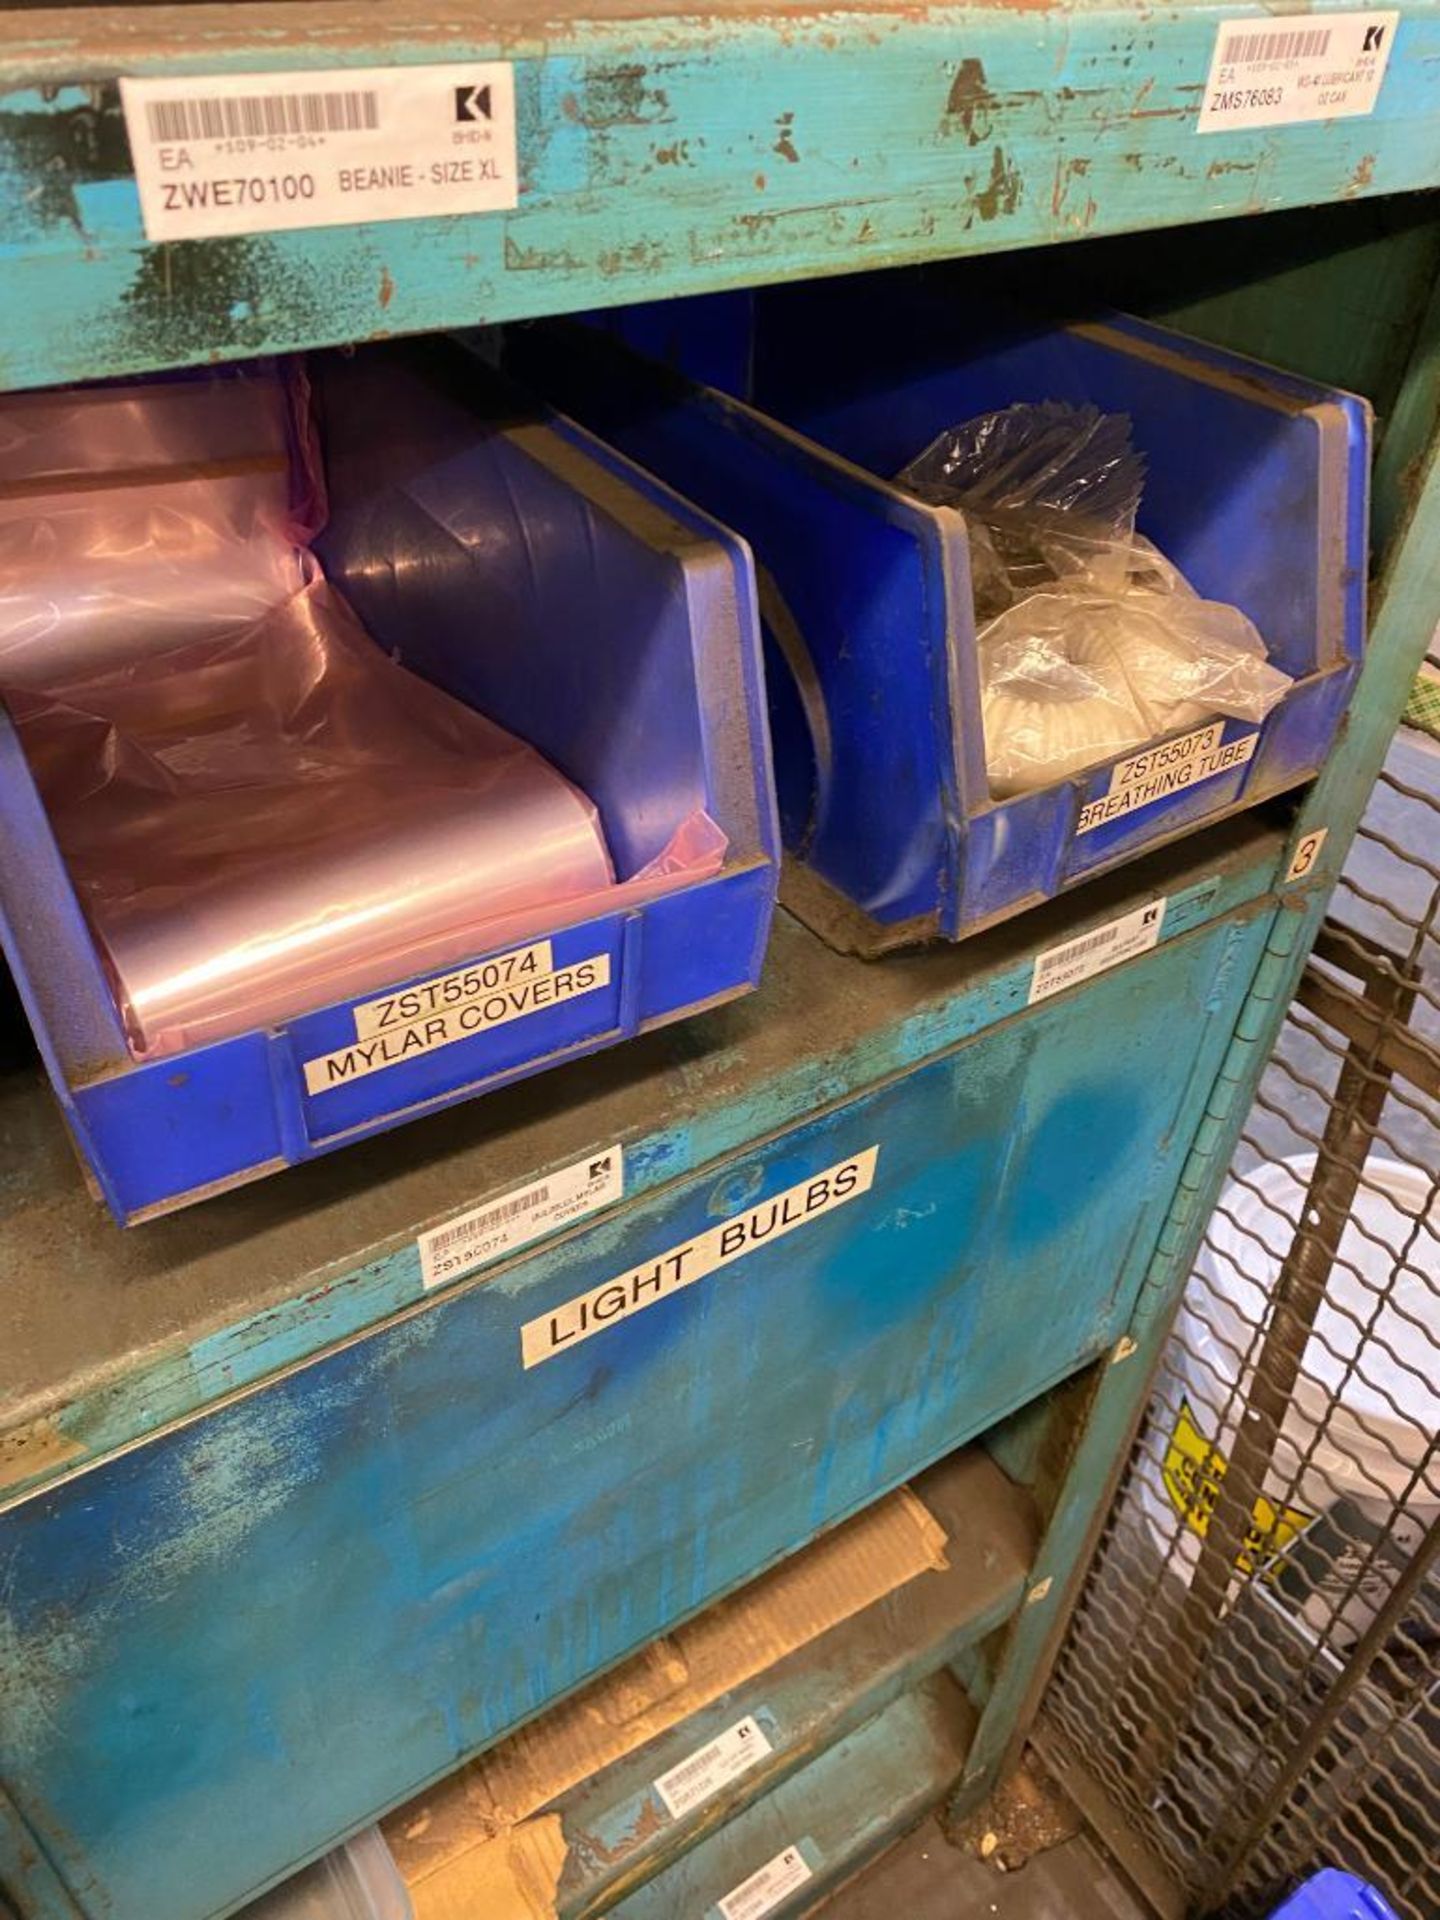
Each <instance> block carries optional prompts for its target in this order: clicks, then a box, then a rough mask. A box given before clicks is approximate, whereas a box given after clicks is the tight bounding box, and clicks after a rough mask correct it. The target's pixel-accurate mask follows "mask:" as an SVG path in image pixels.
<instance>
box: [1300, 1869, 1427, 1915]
mask: <svg viewBox="0 0 1440 1920" xmlns="http://www.w3.org/2000/svg"><path fill="white" fill-rule="evenodd" d="M1272 1920H1397V1915H1396V1913H1395V1910H1394V1908H1393V1907H1392V1906H1391V1905H1390V1903H1389V1901H1388V1900H1385V1899H1383V1898H1382V1897H1381V1895H1380V1894H1378V1893H1377V1892H1376V1890H1375V1889H1374V1887H1372V1886H1371V1885H1370V1883H1369V1882H1368V1881H1367V1880H1357V1879H1356V1878H1355V1875H1354V1874H1353V1873H1342V1872H1341V1871H1340V1869H1339V1868H1338V1867H1326V1868H1325V1869H1324V1870H1323V1872H1321V1873H1317V1874H1313V1875H1312V1876H1311V1877H1310V1879H1308V1880H1307V1881H1306V1882H1305V1884H1304V1886H1303V1887H1301V1888H1299V1889H1298V1891H1297V1892H1295V1893H1292V1894H1291V1896H1290V1898H1289V1899H1288V1900H1287V1901H1286V1902H1285V1904H1284V1906H1283V1907H1277V1908H1276V1909H1275V1912H1274V1914H1273V1915H1272Z"/></svg>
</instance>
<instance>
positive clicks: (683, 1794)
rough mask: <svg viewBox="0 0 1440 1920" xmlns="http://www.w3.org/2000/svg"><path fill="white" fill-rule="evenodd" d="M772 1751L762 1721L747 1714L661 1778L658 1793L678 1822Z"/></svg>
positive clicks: (658, 1783)
mask: <svg viewBox="0 0 1440 1920" xmlns="http://www.w3.org/2000/svg"><path fill="white" fill-rule="evenodd" d="M769 1752H770V1742H769V1741H768V1740H767V1739H766V1738H765V1735H764V1733H763V1731H762V1730H761V1727H760V1724H759V1722H758V1721H757V1720H755V1719H753V1718H752V1717H751V1716H750V1715H749V1714H747V1715H746V1717H745V1718H744V1719H743V1720H737V1721H736V1722H735V1724H734V1726H733V1727H727V1728H726V1729H725V1731H724V1733H720V1734H717V1735H716V1736H715V1738H714V1739H713V1740H711V1741H710V1742H709V1743H708V1745H706V1746H703V1747H701V1749H700V1751H699V1752H698V1753H695V1754H692V1755H691V1756H690V1758H689V1759H688V1760H686V1761H683V1762H682V1763H681V1764H680V1765H679V1766H678V1767H672V1768H671V1769H670V1771H669V1772H668V1773H662V1774H661V1775H659V1777H658V1778H657V1779H656V1782H655V1791H656V1792H657V1793H658V1794H659V1796H660V1798H661V1800H662V1801H663V1802H664V1804H665V1809H666V1811H667V1812H668V1813H669V1815H670V1817H671V1819H672V1820H678V1819H679V1818H680V1816H681V1815H682V1814H685V1813H688V1812H689V1811H690V1809H691V1808H692V1807H698V1806H700V1805H702V1804H703V1802H705V1801H706V1800H708V1799H709V1798H710V1796H711V1795H712V1794H714V1793H718V1792H719V1791H720V1789H721V1787H723V1786H727V1785H728V1784H729V1783H730V1781H732V1780H738V1779H739V1777H740V1775H741V1774H742V1773H746V1772H748V1770H749V1769H750V1768H751V1767H753V1766H754V1765H755V1762H756V1761H757V1760H763V1759H764V1757H765V1755H766V1754H767V1753H769Z"/></svg>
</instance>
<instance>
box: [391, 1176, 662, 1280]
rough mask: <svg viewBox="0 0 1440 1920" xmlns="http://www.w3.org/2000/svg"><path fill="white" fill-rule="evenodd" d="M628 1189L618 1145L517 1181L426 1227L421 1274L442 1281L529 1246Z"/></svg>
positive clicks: (421, 1244) (421, 1246) (421, 1241)
mask: <svg viewBox="0 0 1440 1920" xmlns="http://www.w3.org/2000/svg"><path fill="white" fill-rule="evenodd" d="M624 1191H625V1159H624V1155H623V1154H622V1153H621V1150H620V1148H619V1147H618V1146H614V1147H606V1148H605V1149H604V1151H603V1152H601V1153H593V1154H590V1155H588V1156H587V1157H586V1158H585V1159H584V1160H577V1161H576V1162H575V1164H574V1165H573V1166H570V1167H562V1168H561V1169H560V1171H559V1172H558V1173H551V1174H547V1175H546V1177H545V1178H544V1179H543V1180H532V1181H531V1182H530V1184H529V1186H528V1187H516V1188H515V1189H514V1190H513V1191H512V1192H510V1193H505V1194H501V1195H500V1197H499V1198H498V1199H495V1200H487V1201H486V1202H485V1204H484V1206H483V1207H476V1208H474V1209H473V1210H472V1211H471V1212H470V1213H462V1214H460V1215H458V1216H457V1217H456V1218H455V1219H454V1220H447V1221H446V1222H445V1225H444V1226H443V1227H432V1228H431V1230H430V1232H429V1233H422V1234H421V1235H420V1236H419V1238H418V1239H417V1240H416V1242H415V1244H416V1246H417V1248H418V1249H419V1253H420V1279H421V1282H422V1283H423V1285H425V1286H426V1287H441V1286H444V1285H445V1283H446V1282H447V1281H450V1280H458V1279H459V1278H460V1276H461V1274H462V1273H472V1272H473V1271H474V1270H475V1268H476V1267H483V1266H484V1265H485V1263H486V1261H487V1260H495V1259H498V1258H499V1257H500V1255H501V1254H504V1253H512V1252H513V1251H514V1250H515V1248H516V1247H523V1246H527V1245H528V1244H529V1243H530V1241H532V1240H538V1239H539V1238H540V1236H541V1234H544V1233H553V1232H554V1231H555V1229H556V1228H557V1227H566V1226H569V1224H570V1222H571V1221H572V1220H580V1219H582V1218H583V1217H584V1216H585V1215H586V1214H587V1213H595V1212H597V1211H598V1209H599V1208H601V1207H608V1206H609V1205H610V1203H611V1201H612V1200H618V1199H619V1198H620V1197H621V1195H622V1194H623V1193H624Z"/></svg>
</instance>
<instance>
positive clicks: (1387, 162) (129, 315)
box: [0, 0, 1440, 387]
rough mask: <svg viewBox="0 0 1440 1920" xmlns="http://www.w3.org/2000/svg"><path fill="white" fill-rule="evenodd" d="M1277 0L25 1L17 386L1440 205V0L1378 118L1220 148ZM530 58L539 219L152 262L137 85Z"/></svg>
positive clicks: (1407, 34)
mask: <svg viewBox="0 0 1440 1920" xmlns="http://www.w3.org/2000/svg"><path fill="white" fill-rule="evenodd" d="M1247 17H1253V18H1255V19H1256V20H1259V21H1265V20H1268V19H1269V18H1270V15H1268V14H1266V13H1265V12H1263V11H1262V10H1260V9H1259V8H1257V7H1255V6H1253V5H1244V4H1235V5H1228V6H1224V5H1196V4H1193V3H1187V4H1182V5H1171V6H1166V7H1163V8H1144V9H1141V8H1137V7H1134V6H1131V5H1119V4H1113V3H1112V4H1098V5H1094V4H1092V5H1075V4H1062V5H1044V4H1041V5H1034V4H1030V3H1029V0H1025V3H1023V4H1010V5H971V6H919V5H915V4H912V0H896V3H895V4H890V5H877V4H865V5H861V4H853V3H852V4H837V5H833V6H829V7H826V8H824V9H823V10H822V9H819V8H813V7H810V6H798V5H779V4H774V0H770V3H769V4H755V3H754V0H749V3H748V4H747V3H737V0H718V3H717V4H712V5H709V6H707V7H705V8H704V9H695V8H686V9H679V8H675V7H667V6H666V5H664V4H660V0H651V3H650V4H646V0H603V3H601V0H588V3H587V0H551V4H550V5H548V6H545V7H537V6H535V5H534V4H531V0H501V3H500V4H498V5H489V4H486V5H483V6H482V5H480V4H478V0H460V3H459V4H458V5H456V6H454V7H452V8H449V9H446V10H444V11H442V12H439V13H437V11H436V10H435V9H434V8H433V7H431V6H429V5H427V4H424V3H423V0H398V4H393V5H387V6H386V7H385V8H383V9H365V10H360V11H358V12H357V10H356V9H354V8H353V7H350V6H348V5H343V4H339V3H338V0H285V3H283V4H258V5H237V6H212V5H198V6H153V7H151V6H137V7H123V6H122V7H115V8H104V9H99V8H84V7H78V8H73V9H65V10H55V11H37V12H21V13H18V14H12V15H9V16H8V17H7V32H6V36H5V41H4V44H3V47H0V272H3V276H4V285H5V294H6V297H5V300H4V303H3V308H0V385H4V386H9V387H19V386H28V385H36V384H45V383H49V382H55V381H63V380H75V379H81V378H88V377H94V376H102V375H112V374H120V373H127V372H134V371H138V370H142V369H149V368H159V367H166V366H177V365H182V364H194V363H199V362H204V361H207V360H212V359H223V358H233V357H238V356H245V355H253V354H257V353H263V352H269V351H272V350H279V349H291V348H301V347H309V346H315V345H318V344H322V343H335V342H342V341H346V340H357V339H363V338H368V337H370V336H373V335H376V334H384V333H397V332H414V331H421V330H428V329H434V328H439V327H453V326H466V325H474V324H477V323H485V322H492V321H500V320H506V319H516V318H521V317H525V316H531V315H536V314H542V313H553V312H560V311H573V310H576V309H579V308H584V307H587V306H592V305H597V304H612V303H617V302H624V301H627V300H634V299H638V298H653V297H655V296H657V295H674V294H686V293H696V292H700V291H704V290H713V289H716V288H722V287H734V286H741V285H747V284H756V283H759V282H762V281H767V280H777V279H783V278H788V277H795V276H802V275H815V274H823V273H837V272H842V271H850V270H854V269H857V268H863V267H869V266H883V265H890V264H894V263H897V262H901V261H919V260H926V259H938V258H941V257H944V256H951V255H957V254H964V253H976V252H994V251H999V250H1001V249H1014V248H1017V247H1026V246H1034V245H1037V244H1042V243H1052V242H1057V241H1066V240H1075V239H1083V238H1088V237H1093V236H1096V235H1101V234H1113V233H1120V232H1124V231H1131V230H1135V229H1143V228H1152V227H1157V226H1160V225H1165V226H1175V225H1181V224H1185V223H1189V222H1195V221H1202V220H1211V219H1215V218H1218V217H1220V216H1224V215H1231V214H1252V213H1257V212H1262V211H1267V210H1272V209H1276V208H1283V207H1298V206H1304V205H1313V204H1316V203H1319V202H1322V201H1332V200H1340V199H1344V198H1349V197H1357V196H1369V195H1378V194H1394V193H1400V192H1407V191H1414V190H1416V189H1421V188H1427V187H1434V186H1435V185H1437V184H1440V5H1437V4H1436V0H1423V4H1418V5H1414V6H1409V7H1407V8H1406V9H1405V10H1404V13H1403V16H1402V18H1401V20H1400V23H1399V27H1398V34H1397V38H1396V41H1395V44H1394V49H1393V54H1392V56H1391V58H1390V62H1389V68H1388V71H1387V74H1386V77H1385V79H1384V82H1383V85H1382V87H1381V89H1380V94H1379V98H1378V100H1377V102H1376V105H1375V108H1374V111H1373V112H1372V113H1369V114H1358V115H1355V116H1353V117H1349V118H1343V119H1336V120H1331V121H1328V122H1315V121H1312V122H1308V123H1302V124H1296V125H1289V126H1284V127H1278V128H1277V127H1262V128H1257V129H1252V130H1250V131H1236V132H1229V131H1226V132H1221V133H1205V134H1201V133H1200V132H1198V130H1197V121H1198V110H1199V102H1200V99H1201V96H1202V94H1203V92H1204V89H1205V83H1206V78H1207V75H1208V73H1209V68H1210V62H1211V58H1212V54H1213V52H1214V49H1215V45H1216V35H1217V31H1218V30H1219V28H1220V26H1221V24H1222V23H1225V22H1233V21H1235V20H1237V19H1239V20H1244V19H1245V18H1247ZM490 60H500V61H506V62H512V63H513V64H514V75H515V88H516V103H517V120H518V166H519V178H520V190H519V199H518V204H517V205H516V207H515V208H514V209H513V210H510V211H501V212H491V213H479V214H468V215H455V216H446V217H426V218H418V219H407V220H403V221H391V222H385V223H380V224H373V223H372V224H369V225H363V226H362V225H357V226H335V227H329V228H324V229H311V230H303V231H295V232H288V233H261V234H251V235H244V236H238V237H227V238H212V239H198V240H185V241H180V242H172V243H168V244H163V245H160V244H157V245H149V244H147V243H146V240H145V235H144V229H143V226H142V222H141V215H140V204H139V198H138V194H137V190H136V186H135V178H134V169H133V164H132V159H131V153H130V147H129V142H128V140H127V135H126V130H125V123H124V119H123V116H122V112H121V106H120V97H119V91H118V87H117V84H116V83H117V81H118V79H119V78H120V77H122V76H138V77H143V76H154V75H165V74H192V75H201V76H215V75H235V74H250V73H261V74H265V73H278V72H296V71H310V72H314V71H316V70H331V71H333V70H335V69H339V68H363V67H375V66H390V65H395V64H399V65H417V64H430V63H453V62H471V61H490Z"/></svg>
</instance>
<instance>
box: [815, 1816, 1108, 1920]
mask: <svg viewBox="0 0 1440 1920" xmlns="http://www.w3.org/2000/svg"><path fill="white" fill-rule="evenodd" d="M819 1920H1146V1909H1145V1908H1144V1907H1142V1906H1141V1905H1140V1904H1139V1902H1138V1901H1136V1900H1134V1899H1133V1898H1132V1897H1131V1895H1130V1894H1129V1893H1128V1892H1127V1891H1126V1889H1125V1888H1124V1887H1123V1886H1122V1885H1121V1884H1120V1882H1119V1881H1118V1880H1117V1879H1116V1878H1115V1876H1114V1875H1113V1874H1112V1872H1111V1871H1110V1869H1109V1867H1108V1866H1107V1865H1106V1863H1105V1861H1104V1860H1103V1859H1102V1858H1101V1856H1100V1854H1099V1853H1098V1852H1097V1851H1096V1849H1095V1848H1094V1847H1092V1846H1091V1844H1090V1842H1089V1841H1088V1840H1086V1839H1085V1838H1083V1837H1081V1838H1080V1839H1076V1840H1067V1841H1066V1842H1065V1844H1064V1845H1063V1846H1059V1847H1055V1848H1053V1849H1052V1850H1051V1851H1050V1852H1049V1853H1041V1854H1037V1855H1036V1856H1035V1858H1034V1859H1033V1860H1031V1861H1030V1862H1029V1863H1028V1864H1027V1865H1026V1866H1024V1867H1022V1868H1020V1870H1019V1871H1018V1872H1016V1873H1000V1872H997V1871H996V1869H995V1868H994V1867H991V1866H987V1865H986V1864H985V1863H984V1862H983V1861H980V1860H977V1859H975V1857H974V1856H973V1855H972V1854H966V1853H961V1852H959V1851H958V1850H957V1849H956V1848H954V1847H952V1846H951V1845H950V1844H949V1842H948V1841H947V1840H946V1838H945V1836H944V1834H943V1833H942V1832H941V1830H940V1825H939V1822H938V1821H937V1820H934V1819H931V1820H927V1821H926V1822H925V1824H924V1826H922V1827H917V1828H916V1830H915V1832H914V1833H912V1834H911V1835H910V1836H909V1837H908V1838H907V1839H905V1840H901V1841H900V1842H899V1843H898V1844H897V1845H895V1846H893V1847H891V1848H890V1850H889V1852H888V1853H883V1854H881V1856H880V1858H879V1859H878V1860H876V1861H874V1862H873V1863H872V1864H871V1865H870V1866H869V1867H868V1868H867V1869H866V1871H865V1872H864V1873H862V1874H861V1875H860V1876H859V1877H858V1878H857V1879H854V1880H852V1881H851V1882H850V1884H849V1886H848V1887H842V1888H841V1890H840V1891H839V1893H837V1894H835V1895H833V1896H832V1898H831V1899H829V1900H828V1901H827V1902H826V1903H825V1905H824V1906H823V1907H822V1908H821V1910H820V1916H819Z"/></svg>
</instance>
